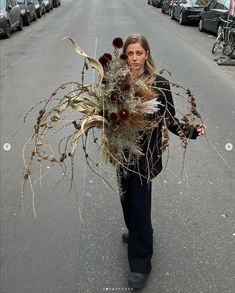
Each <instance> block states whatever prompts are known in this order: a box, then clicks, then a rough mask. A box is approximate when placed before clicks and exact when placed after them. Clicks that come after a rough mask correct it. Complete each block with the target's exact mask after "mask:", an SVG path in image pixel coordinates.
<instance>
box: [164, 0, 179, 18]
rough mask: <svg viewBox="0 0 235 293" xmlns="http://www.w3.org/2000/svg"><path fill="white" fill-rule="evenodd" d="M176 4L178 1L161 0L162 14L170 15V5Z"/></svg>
mask: <svg viewBox="0 0 235 293" xmlns="http://www.w3.org/2000/svg"><path fill="white" fill-rule="evenodd" d="M177 2H178V0H163V2H162V8H161V11H162V13H168V14H169V15H170V10H171V7H172V5H173V4H174V3H177Z"/></svg>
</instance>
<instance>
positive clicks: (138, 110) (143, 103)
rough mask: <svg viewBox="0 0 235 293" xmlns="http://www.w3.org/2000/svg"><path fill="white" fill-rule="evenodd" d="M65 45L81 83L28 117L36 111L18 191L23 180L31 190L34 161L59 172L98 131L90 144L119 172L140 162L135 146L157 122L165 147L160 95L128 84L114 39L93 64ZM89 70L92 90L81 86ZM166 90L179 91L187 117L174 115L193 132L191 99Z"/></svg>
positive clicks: (141, 84)
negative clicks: (75, 58)
mask: <svg viewBox="0 0 235 293" xmlns="http://www.w3.org/2000/svg"><path fill="white" fill-rule="evenodd" d="M66 39H69V40H70V41H71V43H72V45H73V48H74V50H75V51H76V53H77V54H79V55H80V56H82V57H84V65H83V70H82V73H81V82H68V83H65V84H62V85H61V86H59V87H58V88H57V89H56V90H55V91H53V93H52V94H51V95H50V97H49V98H47V99H45V100H44V101H41V102H40V103H39V104H38V105H36V106H35V107H33V108H32V109H31V111H29V112H34V110H35V109H36V108H37V107H39V105H40V110H37V119H36V123H35V125H34V133H33V136H32V138H31V139H30V140H29V141H28V142H27V143H26V144H25V146H24V150H23V153H24V165H25V171H24V180H23V181H24V182H23V186H24V183H25V181H26V180H29V181H30V185H31V188H32V190H33V184H32V180H31V166H32V162H33V161H34V160H35V159H36V160H37V161H41V162H43V161H50V162H51V163H52V164H56V163H58V164H60V165H61V166H62V167H63V166H64V165H65V161H66V160H67V159H68V158H69V157H70V158H71V159H72V160H73V158H74V154H75V151H76V150H77V148H78V142H79V141H80V140H81V139H82V138H83V137H84V135H87V133H88V132H89V130H90V129H93V128H97V129H100V133H101V136H100V138H96V139H95V142H96V143H97V144H98V148H97V149H98V151H99V150H102V156H103V158H104V162H111V163H112V164H113V165H118V166H122V167H123V168H124V169H126V170H129V168H130V166H131V165H133V164H135V163H136V161H137V160H138V157H140V156H144V154H143V152H142V149H141V143H140V141H141V139H142V136H143V135H144V134H146V133H151V132H152V131H153V130H154V128H155V127H157V126H158V124H159V123H160V122H161V123H162V124H163V127H162V151H164V150H165V149H166V148H167V147H168V145H169V142H168V140H169V135H168V130H167V117H166V115H165V114H166V113H164V114H163V115H162V114H161V115H160V112H159V102H157V95H158V94H161V95H163V96H164V92H163V91H162V89H161V87H160V86H159V87H158V88H156V87H154V86H153V79H152V78H151V77H146V76H145V77H143V78H138V79H135V80H133V79H132V78H131V72H130V66H129V65H128V63H127V56H126V55H125V54H123V53H120V52H119V51H120V49H121V48H122V46H123V40H122V39H121V38H115V39H114V40H113V47H114V50H113V52H112V54H110V53H104V54H103V55H102V56H101V57H100V58H99V59H98V60H97V59H95V58H93V57H90V56H88V55H87V54H86V53H85V52H84V51H83V50H82V49H81V48H80V46H79V45H78V43H77V42H76V41H74V40H73V39H71V38H66ZM89 67H91V68H93V69H94V70H95V72H96V73H97V76H98V82H97V85H91V84H90V85H86V84H84V76H85V72H86V70H88V69H89ZM172 86H173V87H176V88H178V89H179V88H181V89H182V90H183V91H184V95H182V94H179V93H177V95H178V96H181V97H183V98H184V103H185V105H186V109H187V113H186V114H185V113H183V112H179V113H180V114H181V120H182V121H183V122H184V123H185V124H186V125H187V126H189V127H191V128H193V127H194V125H195V119H196V118H199V119H201V118H200V115H199V114H198V112H197V110H196V103H195V99H194V97H193V96H192V94H191V92H190V91H189V90H186V89H184V88H182V87H179V86H178V85H176V84H172ZM64 92H65V93H64ZM41 104H43V106H41ZM74 113H75V119H68V117H70V118H71V117H74ZM76 113H77V114H76ZM28 114H29V113H27V114H26V117H25V120H26V118H27V115H28ZM201 122H202V121H201ZM65 127H66V130H67V128H69V129H70V134H69V135H68V136H67V137H62V138H61V137H59V140H58V141H55V137H56V136H57V137H58V136H60V133H63V132H62V130H63V129H64V128H65ZM179 138H180V139H181V142H182V147H183V149H184V150H185V149H186V146H187V143H188V139H187V138H186V137H185V135H184V133H183V132H182V133H179ZM52 141H53V143H52ZM29 144H30V146H32V145H33V146H32V148H31V154H30V158H29V159H27V158H26V154H25V153H26V152H25V150H26V148H27V146H28V145H29ZM52 144H53V145H52ZM56 148H57V151H55V149H56ZM83 149H84V151H85V154H86V158H88V157H89V154H88V153H87V151H86V147H85V146H83ZM87 162H88V159H87ZM88 164H89V162H88ZM140 175H141V174H140ZM22 194H23V188H22Z"/></svg>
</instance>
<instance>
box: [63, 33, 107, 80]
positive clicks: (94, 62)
mask: <svg viewBox="0 0 235 293" xmlns="http://www.w3.org/2000/svg"><path fill="white" fill-rule="evenodd" d="M63 39H64V40H66V39H69V40H70V41H71V43H72V45H73V48H74V50H75V52H76V53H77V54H78V55H80V56H83V57H86V58H87V60H88V63H89V65H90V66H91V67H92V68H94V69H95V70H96V72H97V75H98V77H99V85H100V84H101V82H102V80H103V77H104V70H103V66H102V65H101V64H100V62H99V61H98V60H97V59H95V58H93V57H90V56H88V55H87V54H86V53H85V52H84V51H83V50H82V49H81V48H80V46H79V45H78V43H77V42H76V41H75V40H74V39H72V38H70V37H66V38H63Z"/></svg>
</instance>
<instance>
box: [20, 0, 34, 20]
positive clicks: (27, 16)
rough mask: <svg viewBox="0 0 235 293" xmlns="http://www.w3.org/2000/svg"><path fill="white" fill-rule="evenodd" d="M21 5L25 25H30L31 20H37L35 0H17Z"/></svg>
mask: <svg viewBox="0 0 235 293" xmlns="http://www.w3.org/2000/svg"><path fill="white" fill-rule="evenodd" d="M17 3H18V4H19V6H20V10H21V15H22V19H23V23H24V25H30V23H31V21H32V20H34V21H36V20H37V12H36V9H35V5H34V3H33V0H17Z"/></svg>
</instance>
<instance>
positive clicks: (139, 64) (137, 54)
mask: <svg viewBox="0 0 235 293" xmlns="http://www.w3.org/2000/svg"><path fill="white" fill-rule="evenodd" d="M126 54H127V56H128V59H127V62H128V63H129V64H130V66H131V69H132V72H133V73H134V74H138V75H140V74H142V73H143V72H144V69H145V61H146V60H147V59H148V53H147V52H146V51H145V49H144V48H143V47H142V46H141V45H140V44H139V43H135V44H130V45H128V46H127V49H126Z"/></svg>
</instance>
